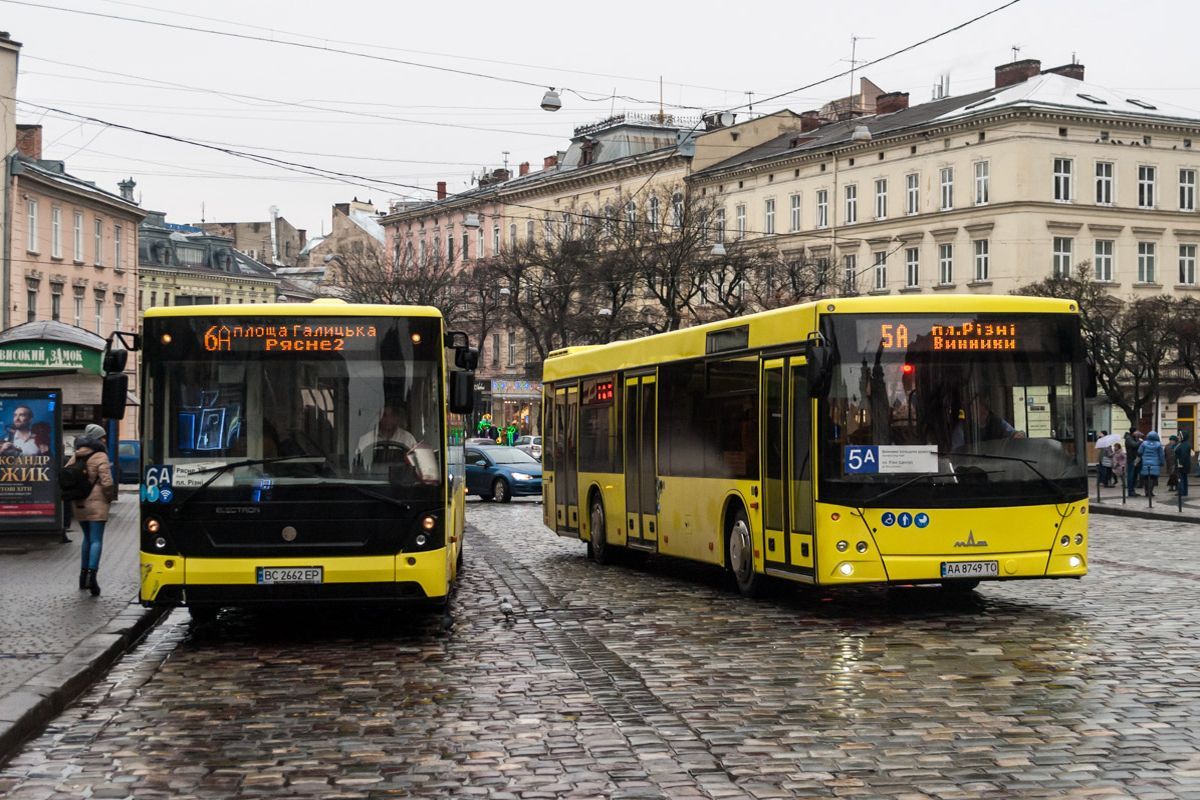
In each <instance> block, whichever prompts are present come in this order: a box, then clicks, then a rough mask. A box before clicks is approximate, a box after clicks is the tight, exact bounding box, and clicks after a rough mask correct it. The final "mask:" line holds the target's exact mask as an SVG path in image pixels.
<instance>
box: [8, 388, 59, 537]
mask: <svg viewBox="0 0 1200 800" xmlns="http://www.w3.org/2000/svg"><path fill="white" fill-rule="evenodd" d="M61 414H62V395H61V393H60V392H59V391H58V390H56V389H12V390H6V391H0V531H3V532H9V531H13V532H15V531H36V530H38V529H41V528H47V529H57V528H60V527H61V525H62V521H61V509H60V507H59V506H60V502H59V497H60V496H59V489H58V470H59V466H60V463H61V459H60V456H59V453H61V452H62V451H61V444H62V442H61V438H62V437H61V433H62V423H61Z"/></svg>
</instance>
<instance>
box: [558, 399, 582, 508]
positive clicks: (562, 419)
mask: <svg viewBox="0 0 1200 800" xmlns="http://www.w3.org/2000/svg"><path fill="white" fill-rule="evenodd" d="M554 406H555V408H556V409H557V413H556V414H555V426H556V427H555V431H554V434H555V435H554V441H555V442H556V443H558V442H561V443H562V446H561V449H560V450H559V451H558V452H557V453H556V454H555V462H554V466H555V473H554V509H555V521H556V522H557V528H558V530H560V531H575V532H578V531H579V461H578V455H579V453H578V450H579V446H578V441H579V387H578V386H567V387H565V388H562V389H557V390H555V397H554Z"/></svg>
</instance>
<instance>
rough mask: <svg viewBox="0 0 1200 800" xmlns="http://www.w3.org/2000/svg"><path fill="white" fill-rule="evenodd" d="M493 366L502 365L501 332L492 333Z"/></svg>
mask: <svg viewBox="0 0 1200 800" xmlns="http://www.w3.org/2000/svg"><path fill="white" fill-rule="evenodd" d="M492 366H493V367H498V366H500V334H498V333H493V334H492Z"/></svg>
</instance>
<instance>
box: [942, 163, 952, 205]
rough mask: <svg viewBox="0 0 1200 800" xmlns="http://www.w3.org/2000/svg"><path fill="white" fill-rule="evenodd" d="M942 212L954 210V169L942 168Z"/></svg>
mask: <svg viewBox="0 0 1200 800" xmlns="http://www.w3.org/2000/svg"><path fill="white" fill-rule="evenodd" d="M941 179H942V211H949V210H950V209H952V208H954V167H942V173H941Z"/></svg>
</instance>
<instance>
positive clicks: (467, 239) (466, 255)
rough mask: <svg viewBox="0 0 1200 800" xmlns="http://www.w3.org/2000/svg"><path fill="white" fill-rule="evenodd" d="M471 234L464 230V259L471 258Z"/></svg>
mask: <svg viewBox="0 0 1200 800" xmlns="http://www.w3.org/2000/svg"><path fill="white" fill-rule="evenodd" d="M470 247H471V234H469V233H467V232H466V231H463V235H462V260H463V261H468V260H470V258H471V256H470Z"/></svg>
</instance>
